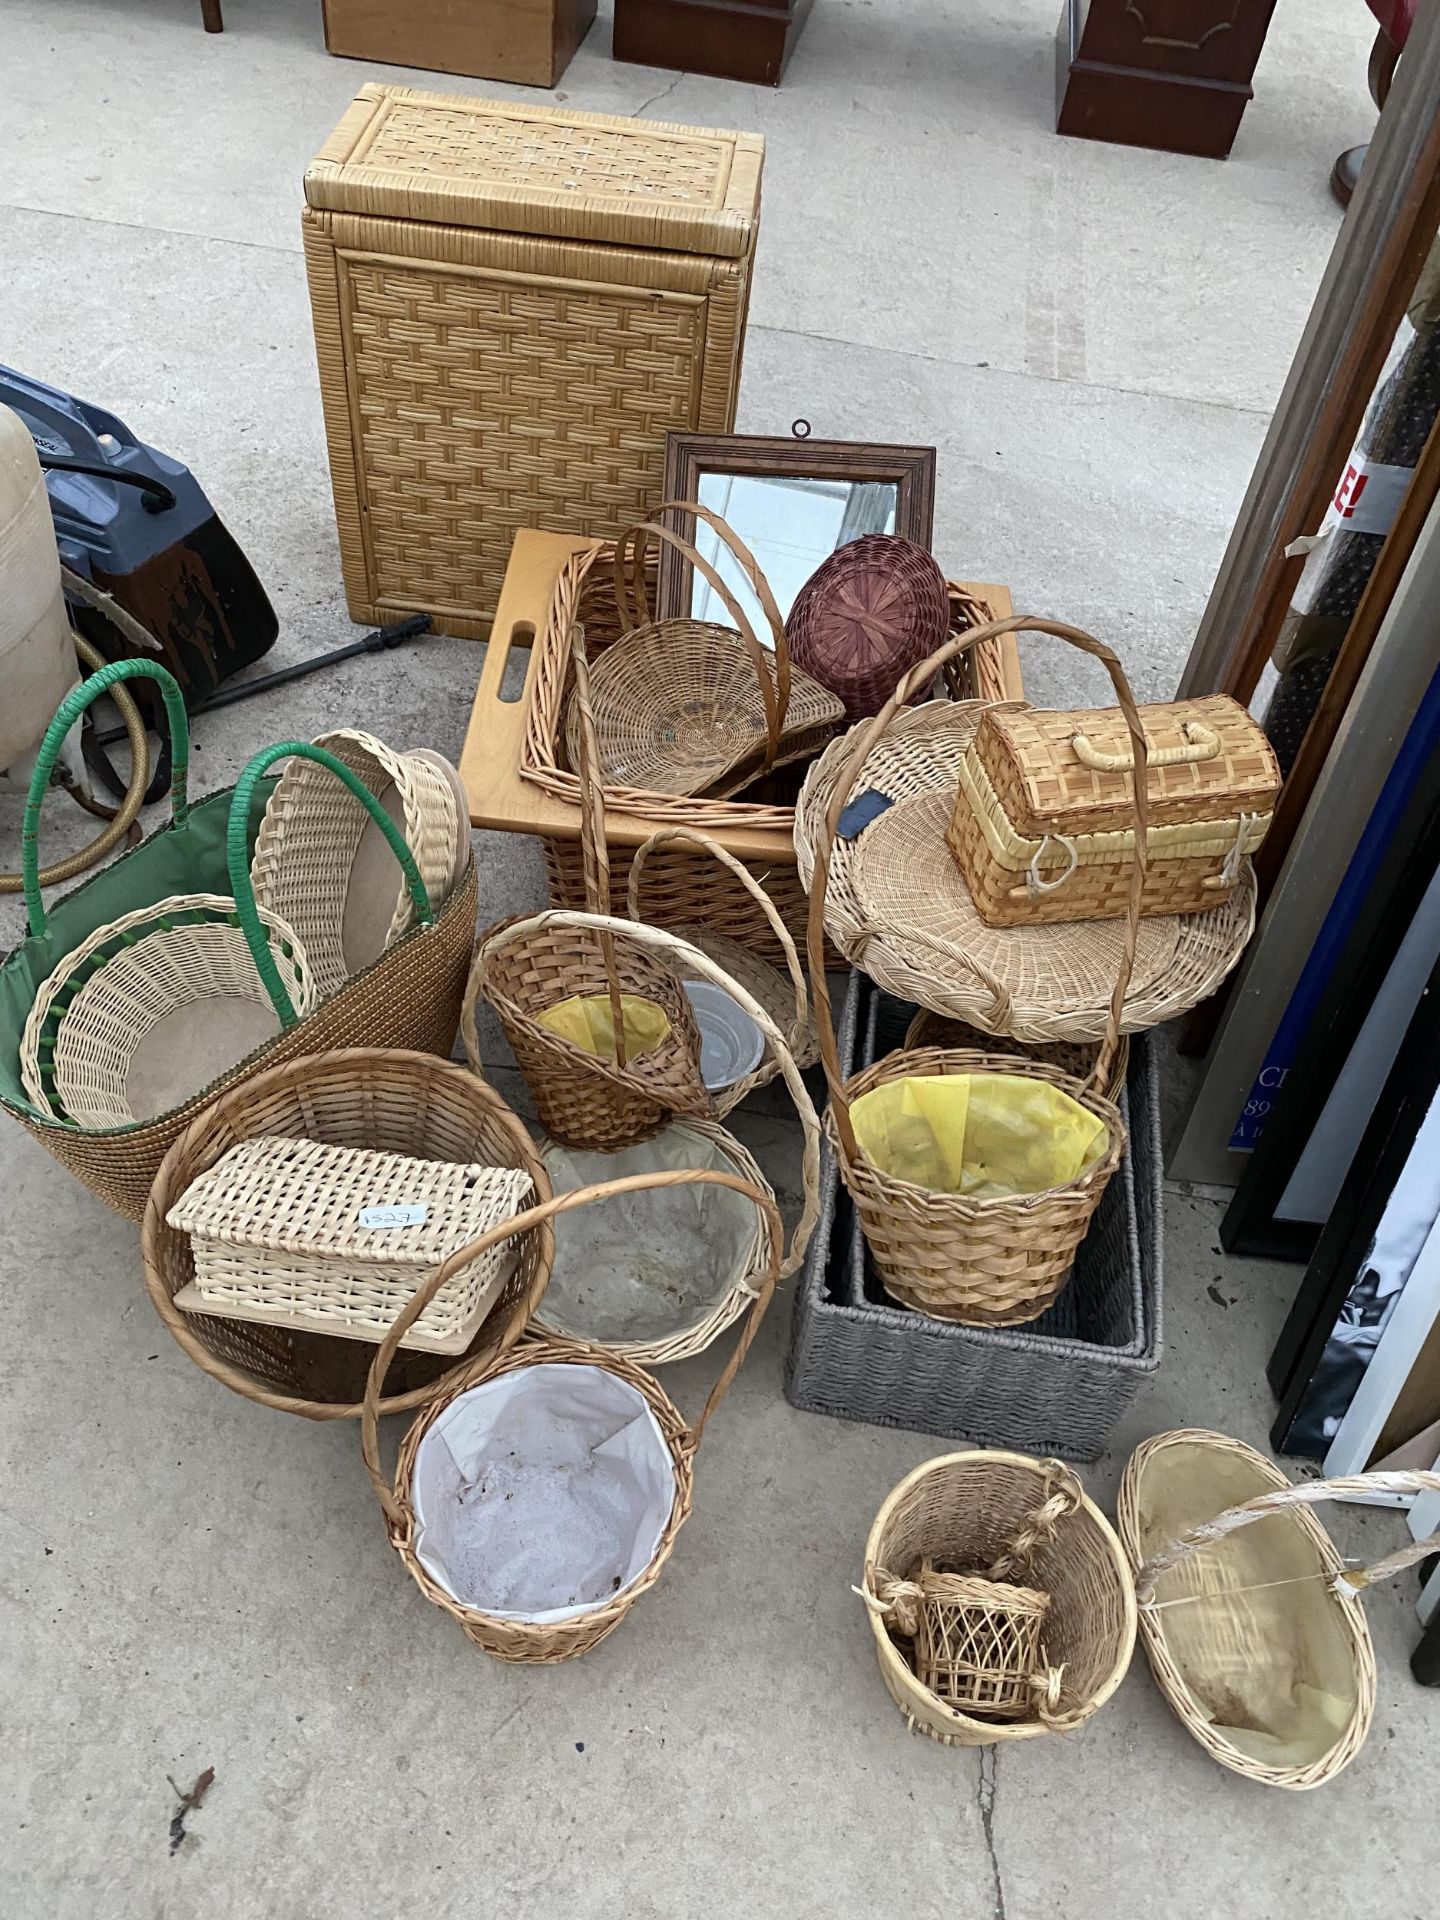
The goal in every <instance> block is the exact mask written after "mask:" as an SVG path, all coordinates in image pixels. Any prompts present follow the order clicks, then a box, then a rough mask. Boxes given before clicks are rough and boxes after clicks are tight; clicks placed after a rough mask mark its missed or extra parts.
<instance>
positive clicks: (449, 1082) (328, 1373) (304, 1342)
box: [141, 1048, 555, 1420]
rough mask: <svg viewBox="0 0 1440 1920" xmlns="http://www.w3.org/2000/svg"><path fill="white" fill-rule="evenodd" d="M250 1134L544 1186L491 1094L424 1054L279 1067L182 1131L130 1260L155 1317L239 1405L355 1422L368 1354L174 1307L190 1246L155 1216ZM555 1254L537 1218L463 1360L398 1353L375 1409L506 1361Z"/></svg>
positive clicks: (532, 1155)
mask: <svg viewBox="0 0 1440 1920" xmlns="http://www.w3.org/2000/svg"><path fill="white" fill-rule="evenodd" d="M259 1135H267V1136H273V1135H281V1136H284V1137H287V1138H294V1139H301V1140H323V1141H325V1142H327V1143H329V1144H331V1145H334V1146H345V1147H373V1148H376V1149H378V1150H379V1151H381V1152H384V1153H403V1154H409V1155H411V1156H413V1157H414V1158H416V1159H421V1160H446V1161H452V1162H456V1163H459V1164H478V1165H481V1166H492V1167H519V1168H521V1169H523V1171H524V1172H525V1173H527V1174H528V1175H529V1176H530V1179H531V1181H532V1182H533V1184H534V1188H535V1191H536V1193H537V1194H539V1195H541V1196H542V1198H547V1199H548V1197H549V1193H550V1183H549V1178H548V1176H547V1174H546V1172H545V1168H544V1165H543V1164H542V1162H541V1160H540V1156H539V1155H538V1154H537V1153H536V1151H535V1148H534V1145H533V1143H532V1141H531V1139H530V1136H529V1134H528V1133H527V1132H526V1130H525V1128H524V1126H523V1125H522V1124H521V1122H520V1121H519V1119H518V1118H517V1117H516V1115H515V1114H514V1113H512V1112H511V1110H510V1108H509V1107H508V1106H506V1104H505V1102H504V1101H503V1100H502V1099H501V1098H500V1096H499V1094H498V1093H496V1092H495V1091H494V1089H493V1088H491V1087H488V1086H487V1085H486V1084H485V1082H484V1081H483V1080H477V1079H476V1078H475V1076H474V1074H472V1073H470V1072H469V1071H468V1070H467V1069H466V1068H464V1067H461V1066H456V1065H455V1064H454V1063H453V1062H451V1061H449V1060H439V1059H436V1058H435V1057H434V1055H432V1054H428V1053H402V1052H396V1051H391V1050H388V1049H385V1048H346V1049H343V1050H342V1051H339V1052H335V1053H321V1054H312V1055H310V1056H309V1057H308V1058H305V1059H302V1060H292V1061H287V1062H286V1063H285V1064H284V1065H283V1066H276V1067H272V1068H270V1069H269V1071H268V1072H265V1073H260V1074H256V1075H255V1076H254V1078H253V1079H250V1080H248V1081H246V1082H245V1083H244V1085H242V1086H239V1087H236V1088H234V1089H233V1090H232V1091H231V1092H229V1093H227V1094H225V1095H223V1096H222V1097H221V1098H220V1099H219V1100H217V1101H216V1102H215V1104H214V1105H213V1106H211V1107H207V1108H206V1109H205V1110H204V1112H202V1113H201V1114H200V1116H199V1117H198V1119H196V1120H194V1121H192V1122H191V1124H190V1126H189V1127H188V1128H187V1129H186V1131H185V1132H184V1133H183V1134H182V1135H181V1136H180V1138H179V1139H178V1140H177V1141H176V1142H175V1144H174V1146H173V1147H172V1148H171V1149H170V1151H169V1152H168V1153H167V1154H166V1156H165V1158H164V1160H163V1161H162V1163H161V1166H160V1171H159V1172H158V1174H157V1175H156V1176H155V1185H154V1187H153V1189H152V1191H151V1195H150V1202H149V1205H148V1206H147V1207H146V1209H145V1220H144V1226H143V1229H142V1233H141V1249H142V1253H143V1258H144V1265H145V1285H146V1289H147V1291H148V1292H149V1295H150V1298H151V1301H152V1302H153V1303H154V1306H155V1310H156V1312H157V1313H158V1314H159V1315H160V1318H161V1319H162V1320H163V1321H164V1322H165V1325H166V1326H167V1327H168V1328H169V1330H170V1332H171V1333H172V1334H173V1335H174V1337H175V1340H176V1341H177V1343H178V1344H179V1345H180V1346H181V1347H182V1348H183V1349H184V1351H185V1352H186V1353H187V1354H188V1355H189V1356H190V1358H191V1359H192V1360H193V1361H194V1362H195V1364H196V1365H197V1366H198V1367H200V1368H202V1369H203V1370H204V1371H205V1372H206V1373H208V1374H210V1375H212V1376H213V1378H215V1379H216V1380H219V1381H221V1382H222V1383H223V1384H224V1385H225V1386H227V1387H229V1388H231V1389H232V1391H234V1392H235V1393H239V1394H242V1395H243V1396H244V1397H245V1398H246V1399H247V1400H256V1401H258V1402H259V1403H260V1405H262V1406H266V1407H276V1408H278V1409H279V1410H280V1411H281V1412H283V1413H298V1414H302V1415H303V1416H304V1417H305V1418H307V1419H310V1420H348V1419H354V1418H356V1417H357V1416H358V1415H359V1412H360V1402H361V1399H362V1397H363V1394H364V1391H365V1382H366V1378H367V1373H368V1369H369V1366H370V1361H371V1357H372V1355H373V1353H374V1351H375V1350H374V1348H373V1347H371V1346H369V1345H367V1344H366V1343H364V1342H362V1341H359V1340H352V1339H347V1338H344V1337H342V1336H340V1335H336V1334H327V1333H314V1332H308V1331H305V1330H303V1329H300V1328H296V1327H282V1326H266V1325H261V1324H257V1323H252V1322H250V1321H245V1320H234V1319H222V1318H219V1317H216V1316H211V1315H206V1314H201V1313H187V1312H185V1311H183V1310H182V1309H181V1308H179V1307H177V1306H176V1305H175V1304H174V1299H175V1295H176V1294H177V1293H179V1292H180V1291H181V1289H182V1288H183V1287H187V1286H189V1285H190V1284H191V1282H192V1281H193V1280H194V1278H195V1261H194V1257H193V1255H192V1252H191V1248H190V1236H189V1235H188V1234H186V1233H183V1232H181V1231H180V1230H179V1229H178V1228H175V1227H172V1226H170V1225H169V1224H168V1223H167V1221H166V1217H165V1216H166V1215H167V1214H168V1213H169V1211H170V1209H171V1208H172V1207H173V1206H174V1204H175V1203H176V1201H178V1200H179V1198H180V1197H181V1195H182V1194H183V1193H184V1192H185V1191H186V1190H187V1188H188V1187H189V1186H190V1184H191V1182H192V1181H193V1180H194V1179H195V1178H196V1177H197V1175H199V1174H201V1173H203V1172H205V1171H206V1169H207V1168H209V1167H213V1166H214V1164H215V1162H216V1161H217V1160H219V1159H220V1158H221V1157H222V1155H224V1154H226V1153H228V1152H229V1151H230V1149H231V1148H232V1147H234V1146H238V1145H239V1144H240V1142H241V1141H242V1140H252V1139H254V1138H256V1137H257V1136H259ZM499 1237H503V1235H502V1236H499ZM554 1257H555V1242H554V1236H553V1233H552V1231H551V1228H550V1225H549V1222H548V1219H547V1220H545V1221H543V1222H540V1223H538V1224H536V1225H534V1226H533V1228H532V1229H531V1230H530V1231H529V1233H528V1234H527V1238H526V1244H525V1246H524V1248H523V1250H522V1252H521V1256H520V1258H519V1260H518V1261H517V1263H516V1266H515V1270H514V1272H513V1273H512V1274H511V1276H510V1279H509V1280H508V1282H507V1284H506V1287H505V1291H504V1292H503V1294H502V1295H501V1296H500V1298H499V1300H497V1301H496V1303H495V1306H494V1307H493V1308H492V1310H491V1312H490V1313H489V1315H488V1316H487V1318H486V1319H485V1320H484V1321H483V1322H482V1323H481V1325H480V1327H479V1329H478V1331H477V1333H476V1335H475V1338H474V1340H473V1341H472V1342H471V1344H470V1346H469V1347H468V1348H467V1350H466V1352H465V1353H464V1354H463V1355H461V1356H459V1357H458V1358H456V1357H454V1356H443V1355H437V1354H427V1353H423V1352H419V1351H416V1350H413V1349H407V1350H406V1351H405V1352H404V1353H403V1354H402V1355H401V1356H400V1358H399V1360H398V1361H397V1362H396V1369H395V1377H394V1379H393V1381H392V1383H391V1394H390V1397H389V1398H388V1399H386V1401H385V1402H384V1403H383V1405H382V1407H381V1409H380V1410H381V1412H384V1413H401V1412H405V1411H408V1410H409V1409H411V1408H413V1407H416V1406H418V1405H419V1404H420V1403H421V1401H422V1400H423V1399H424V1397H425V1395H426V1394H427V1393H428V1392H429V1391H431V1390H432V1389H433V1388H434V1387H435V1386H436V1384H437V1383H438V1382H444V1381H447V1380H449V1379H451V1378H453V1377H456V1376H457V1375H458V1374H460V1373H461V1372H463V1371H465V1370H466V1369H468V1368H469V1367H470V1366H472V1365H473V1364H474V1363H475V1361H476V1360H477V1359H486V1360H490V1359H494V1358H495V1357H496V1356H497V1355H499V1354H502V1353H505V1352H507V1351H508V1350H509V1349H510V1348H511V1347H512V1346H513V1345H514V1344H515V1342H516V1341H517V1340H518V1339H519V1338H520V1335H521V1334H522V1332H523V1331H524V1329H525V1325H526V1322H527V1321H528V1320H529V1318H530V1315H531V1314H532V1313H533V1312H534V1310H535V1307H536V1304H537V1303H538V1301H539V1299H540V1296H541V1294H542V1293H543V1292H544V1290H545V1283H546V1281H547V1280H548V1279H549V1277H550V1267H551V1264H552V1262H553V1260H554ZM458 1264H460V1263H457V1262H447V1263H446V1266H447V1267H453V1266H457V1265H458ZM434 1291H438V1288H437V1289H435V1290H434Z"/></svg>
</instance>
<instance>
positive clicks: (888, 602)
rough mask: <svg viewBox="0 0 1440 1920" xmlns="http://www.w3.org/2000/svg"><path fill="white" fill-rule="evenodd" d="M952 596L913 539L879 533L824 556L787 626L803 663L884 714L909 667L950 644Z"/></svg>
mask: <svg viewBox="0 0 1440 1920" xmlns="http://www.w3.org/2000/svg"><path fill="white" fill-rule="evenodd" d="M949 627H950V601H949V596H948V594H947V592H946V586H945V576H944V574H943V573H942V572H941V571H940V568H939V566H938V565H937V563H936V561H935V559H934V558H933V556H932V555H931V554H929V553H928V552H927V551H926V550H925V548H924V547H922V546H919V545H918V544H917V543H916V542H915V541H913V540H905V539H902V538H901V537H900V536H899V535H898V534H893V533H871V534H865V535H862V537H861V538H860V539H859V540H851V541H848V542H847V543H846V544H845V545H844V546H843V547H838V548H837V549H836V550H835V552H834V553H832V554H831V555H830V556H829V558H828V559H826V560H822V561H821V563H820V565H819V566H818V567H817V568H816V570H815V572H814V573H812V574H811V576H810V578H809V579H808V580H807V581H806V583H805V585H804V586H803V587H802V588H801V589H800V591H799V593H798V594H796V596H795V600H794V603H793V605H792V606H791V608H790V613H789V616H788V618H787V619H786V622H785V633H786V636H787V638H788V639H789V642H790V652H791V657H792V658H793V660H794V662H795V664H796V666H798V667H803V668H804V669H805V671H806V672H807V673H809V674H812V675H813V676H814V678H815V679H817V680H818V681H819V682H820V684H821V685H822V686H825V687H829V688H830V690H831V692H832V693H836V694H838V695H839V696H840V698H841V699H842V700H843V701H844V702H845V715H846V718H847V719H849V720H863V719H865V718H867V716H868V715H870V714H872V713H877V712H878V711H879V710H880V708H881V707H883V706H884V704H885V702H886V701H887V700H888V699H889V698H890V695H891V694H892V693H893V692H894V691H895V683H896V682H897V681H898V680H899V678H900V676H901V674H902V673H905V672H907V671H908V670H909V669H910V668H911V667H914V666H918V665H919V663H920V662H921V661H922V660H927V659H929V657H930V655H931V654H932V653H934V652H935V650H936V648H937V647H941V646H943V645H944V644H945V635H946V633H947V632H948V631H949Z"/></svg>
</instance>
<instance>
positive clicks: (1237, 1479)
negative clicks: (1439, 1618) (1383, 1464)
mask: <svg viewBox="0 0 1440 1920" xmlns="http://www.w3.org/2000/svg"><path fill="white" fill-rule="evenodd" d="M1437 1490H1440V1473H1431V1472H1420V1471H1402V1472H1377V1473H1357V1474H1349V1475H1347V1476H1344V1477H1343V1478H1340V1479H1333V1480H1306V1481H1301V1482H1300V1483H1299V1484H1298V1485H1296V1486H1292V1485H1291V1484H1290V1482H1289V1481H1288V1480H1287V1479H1286V1478H1285V1476H1284V1474H1283V1473H1282V1472H1281V1471H1280V1470H1279V1468H1278V1467H1277V1466H1276V1465H1275V1463H1274V1462H1273V1461H1272V1460H1267V1459H1266V1457H1265V1456H1264V1454H1262V1453H1257V1452H1256V1451H1255V1449H1254V1448H1253V1447H1247V1446H1246V1445H1245V1444H1244V1443H1243V1442H1242V1441H1239V1440H1232V1439H1230V1438H1229V1437H1228V1436H1227V1435H1225V1434H1223V1433H1210V1432H1207V1431H1205V1430H1203V1429H1201V1428H1182V1429H1180V1430H1178V1431H1176V1432H1172V1433H1160V1434H1156V1435H1155V1436H1154V1437H1153V1438H1152V1439H1149V1440H1146V1441H1145V1442H1144V1443H1143V1444H1142V1445H1141V1446H1139V1447H1137V1448H1136V1450H1135V1452H1134V1453H1133V1454H1132V1455H1131V1457H1130V1460H1129V1463H1128V1464H1127V1466H1126V1468H1125V1474H1124V1478H1123V1480H1122V1482H1121V1486H1120V1498H1119V1502H1118V1506H1117V1520H1118V1525H1119V1530H1120V1537H1121V1539H1122V1540H1123V1541H1124V1543H1125V1550H1126V1552H1127V1553H1128V1554H1129V1556H1130V1560H1131V1562H1132V1564H1133V1565H1134V1567H1135V1569H1136V1572H1135V1595H1136V1604H1137V1606H1138V1608H1139V1616H1140V1637H1141V1639H1142V1641H1143V1642H1144V1646H1145V1652H1146V1655H1147V1657H1148V1659H1149V1662H1150V1671H1151V1673H1152V1674H1153V1675H1154V1677H1155V1684H1156V1685H1157V1686H1158V1687H1159V1689H1160V1691H1161V1693H1163V1694H1164V1696H1165V1698H1166V1700H1167V1701H1168V1702H1169V1704H1170V1706H1171V1707H1172V1708H1173V1709H1174V1711H1175V1713H1176V1715H1177V1716H1178V1718H1179V1719H1180V1721H1181V1723H1182V1725H1183V1726H1184V1727H1185V1730H1186V1731H1187V1733H1189V1734H1191V1735H1193V1737H1194V1738H1195V1739H1196V1740H1198V1741H1199V1743H1200V1745H1201V1746H1202V1747H1203V1748H1204V1749H1205V1751H1206V1752H1207V1753H1208V1754H1209V1755H1210V1757H1211V1759H1212V1760H1217V1761H1218V1762H1219V1763H1220V1765H1221V1766H1222V1767H1228V1768H1229V1769H1230V1771H1231V1772H1232V1773H1238V1774H1242V1775H1243V1776H1244V1777H1245V1778H1246V1779H1247V1780H1254V1781H1256V1782H1258V1783H1259V1784H1260V1785H1261V1786H1267V1787H1285V1788H1289V1789H1290V1790H1291V1791H1292V1792H1297V1791H1304V1790H1305V1789H1307V1788H1310V1787H1319V1786H1323V1785H1324V1784H1325V1782H1326V1781H1327V1780H1333V1779H1334V1778H1335V1776H1336V1775H1337V1774H1338V1773H1341V1772H1343V1770H1344V1769H1345V1768H1346V1767H1348V1766H1349V1765H1350V1763H1351V1761H1352V1760H1353V1759H1354V1758H1355V1756H1356V1755H1357V1754H1358V1753H1359V1751H1360V1749H1361V1747H1362V1746H1363V1745H1364V1743H1365V1738H1366V1735H1367V1734H1368V1733H1369V1731H1370V1723H1371V1721H1372V1719H1373V1718H1374V1713H1375V1681H1376V1672H1375V1651H1374V1647H1373V1645H1372V1643H1371V1639H1370V1628H1369V1624H1368V1623H1367V1621H1366V1618H1365V1609H1364V1608H1363V1607H1362V1606H1361V1604H1360V1595H1361V1594H1362V1593H1364V1592H1365V1590H1366V1589H1367V1588H1369V1587H1372V1586H1375V1585H1376V1584H1377V1583H1378V1582H1380V1581H1382V1580H1387V1579H1389V1578H1390V1577H1391V1575H1393V1574H1396V1573H1400V1572H1402V1571H1403V1570H1404V1569H1405V1568H1406V1567H1411V1566H1414V1565H1415V1564H1416V1563H1417V1562H1418V1561H1420V1560H1423V1559H1425V1558H1426V1557H1427V1556H1428V1555H1430V1554H1433V1553H1435V1552H1436V1551H1437V1550H1440V1534H1437V1535H1435V1536H1433V1537H1432V1538H1430V1539H1428V1540H1420V1541H1411V1542H1410V1544H1409V1545H1408V1546H1405V1547H1402V1548H1400V1549H1399V1550H1398V1551H1397V1552H1395V1553H1392V1554H1390V1555H1389V1556H1388V1557H1387V1558H1385V1559H1383V1560H1380V1561H1378V1562H1377V1563H1376V1564H1375V1565H1373V1566H1368V1567H1357V1566H1354V1565H1352V1564H1351V1563H1349V1562H1347V1561H1346V1560H1345V1559H1344V1558H1342V1556H1341V1554H1340V1551H1339V1549H1338V1548H1337V1547H1336V1545H1335V1543H1334V1541H1333V1540H1332V1539H1331V1538H1330V1536H1329V1534H1328V1533H1327V1532H1326V1531H1325V1529H1324V1528H1323V1527H1322V1526H1321V1525H1320V1522H1319V1521H1318V1520H1317V1519H1316V1518H1315V1516H1314V1514H1313V1513H1312V1512H1311V1508H1312V1507H1314V1506H1318V1505H1320V1504H1322V1503H1323V1502H1325V1501H1327V1500H1364V1499H1367V1498H1373V1497H1375V1496H1376V1495H1379V1496H1381V1497H1385V1496H1387V1495H1388V1496H1393V1495H1395V1494H1414V1493H1433V1492H1435V1491H1437Z"/></svg>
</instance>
